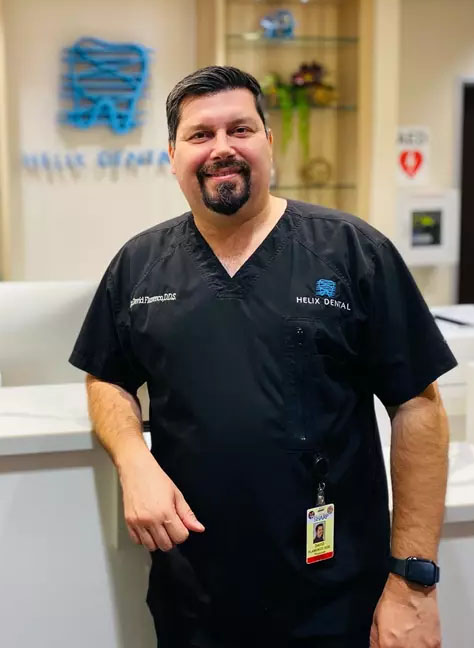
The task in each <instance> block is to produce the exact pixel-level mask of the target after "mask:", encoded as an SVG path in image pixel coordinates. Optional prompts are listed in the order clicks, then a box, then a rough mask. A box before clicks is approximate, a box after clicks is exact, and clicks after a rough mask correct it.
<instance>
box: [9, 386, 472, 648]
mask: <svg viewBox="0 0 474 648" xmlns="http://www.w3.org/2000/svg"><path fill="white" fill-rule="evenodd" d="M383 425H386V422H384V423H383ZM388 458H389V448H388V447H386V448H385V459H386V466H387V471H389V464H388ZM0 493H1V497H0V574H1V578H0V601H1V606H0V628H1V630H0V633H1V645H2V648H26V647H27V646H32V645H34V646H35V647H36V648H63V646H64V645H67V646H68V648H83V646H100V647H101V648H130V646H133V647H134V648H152V647H153V646H155V640H154V633H153V629H152V622H151V617H150V616H149V614H148V610H147V608H146V605H145V602H144V599H145V593H146V586H147V574H148V567H149V557H148V554H147V552H146V550H144V549H143V548H142V547H137V546H135V545H134V544H133V543H132V542H131V540H130V539H129V538H128V534H127V531H126V528H125V524H124V522H123V516H122V503H121V493H120V487H119V484H118V482H117V478H116V475H115V471H114V468H113V466H112V463H111V462H110V460H109V459H108V457H107V456H106V454H105V452H104V451H103V450H102V448H101V447H100V446H98V445H97V443H96V441H95V439H94V437H93V435H92V433H91V427H90V423H89V419H88V416H87V404H86V394H85V387H84V384H83V383H70V384H60V385H38V386H27V387H3V388H1V389H0ZM440 565H441V578H442V580H441V583H440V586H439V601H440V608H441V615H442V626H443V636H444V643H443V646H444V647H446V648H468V647H471V646H472V637H473V636H474V617H473V615H472V610H473V609H474V579H473V578H472V577H473V575H474V444H469V443H466V442H453V443H452V444H451V448H450V473H449V486H448V493H447V502H446V516H445V525H444V528H443V537H442V542H441V546H440Z"/></svg>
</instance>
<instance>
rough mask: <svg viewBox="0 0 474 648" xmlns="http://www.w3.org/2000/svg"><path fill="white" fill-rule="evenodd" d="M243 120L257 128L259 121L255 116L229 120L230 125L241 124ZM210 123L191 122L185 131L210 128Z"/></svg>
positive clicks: (190, 131) (186, 132)
mask: <svg viewBox="0 0 474 648" xmlns="http://www.w3.org/2000/svg"><path fill="white" fill-rule="evenodd" d="M242 122H245V123H247V124H251V125H253V126H254V127H255V128H257V121H256V120H255V119H254V118H253V117H237V118H236V119H233V120H232V121H231V122H229V124H228V127H232V126H235V125H236V124H241V123H242ZM209 128H210V125H209V124H205V123H204V122H201V123H199V124H191V125H190V126H186V127H185V128H184V133H185V134H189V133H192V132H194V131H201V130H204V131H205V130H209Z"/></svg>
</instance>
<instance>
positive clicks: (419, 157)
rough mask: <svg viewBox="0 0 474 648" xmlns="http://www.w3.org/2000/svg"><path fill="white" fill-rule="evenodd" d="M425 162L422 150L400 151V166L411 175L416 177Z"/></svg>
mask: <svg viewBox="0 0 474 648" xmlns="http://www.w3.org/2000/svg"><path fill="white" fill-rule="evenodd" d="M422 163H423V153H421V151H414V150H410V151H402V152H401V153H400V166H401V167H402V169H403V171H404V172H405V173H406V174H407V175H408V176H409V177H410V178H414V177H415V176H416V174H417V173H418V171H419V169H420V167H421V165H422Z"/></svg>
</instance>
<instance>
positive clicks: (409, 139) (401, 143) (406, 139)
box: [397, 126, 430, 187]
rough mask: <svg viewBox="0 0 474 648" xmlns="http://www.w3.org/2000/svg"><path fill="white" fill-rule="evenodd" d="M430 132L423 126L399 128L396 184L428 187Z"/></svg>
mask: <svg viewBox="0 0 474 648" xmlns="http://www.w3.org/2000/svg"><path fill="white" fill-rule="evenodd" d="M429 158H430V132H429V129H428V128H427V127H425V126H400V127H399V128H398V136H397V184H398V186H401V187H411V186H423V185H429V183H430V178H429V161H430V160H429Z"/></svg>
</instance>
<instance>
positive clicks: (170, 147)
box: [168, 142, 176, 175]
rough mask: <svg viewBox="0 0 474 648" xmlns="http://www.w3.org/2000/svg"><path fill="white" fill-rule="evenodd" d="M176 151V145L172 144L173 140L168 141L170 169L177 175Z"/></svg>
mask: <svg viewBox="0 0 474 648" xmlns="http://www.w3.org/2000/svg"><path fill="white" fill-rule="evenodd" d="M174 153H175V148H174V146H173V145H172V144H171V142H168V155H169V156H170V169H171V173H172V174H173V175H176V168H175V164H174Z"/></svg>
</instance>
